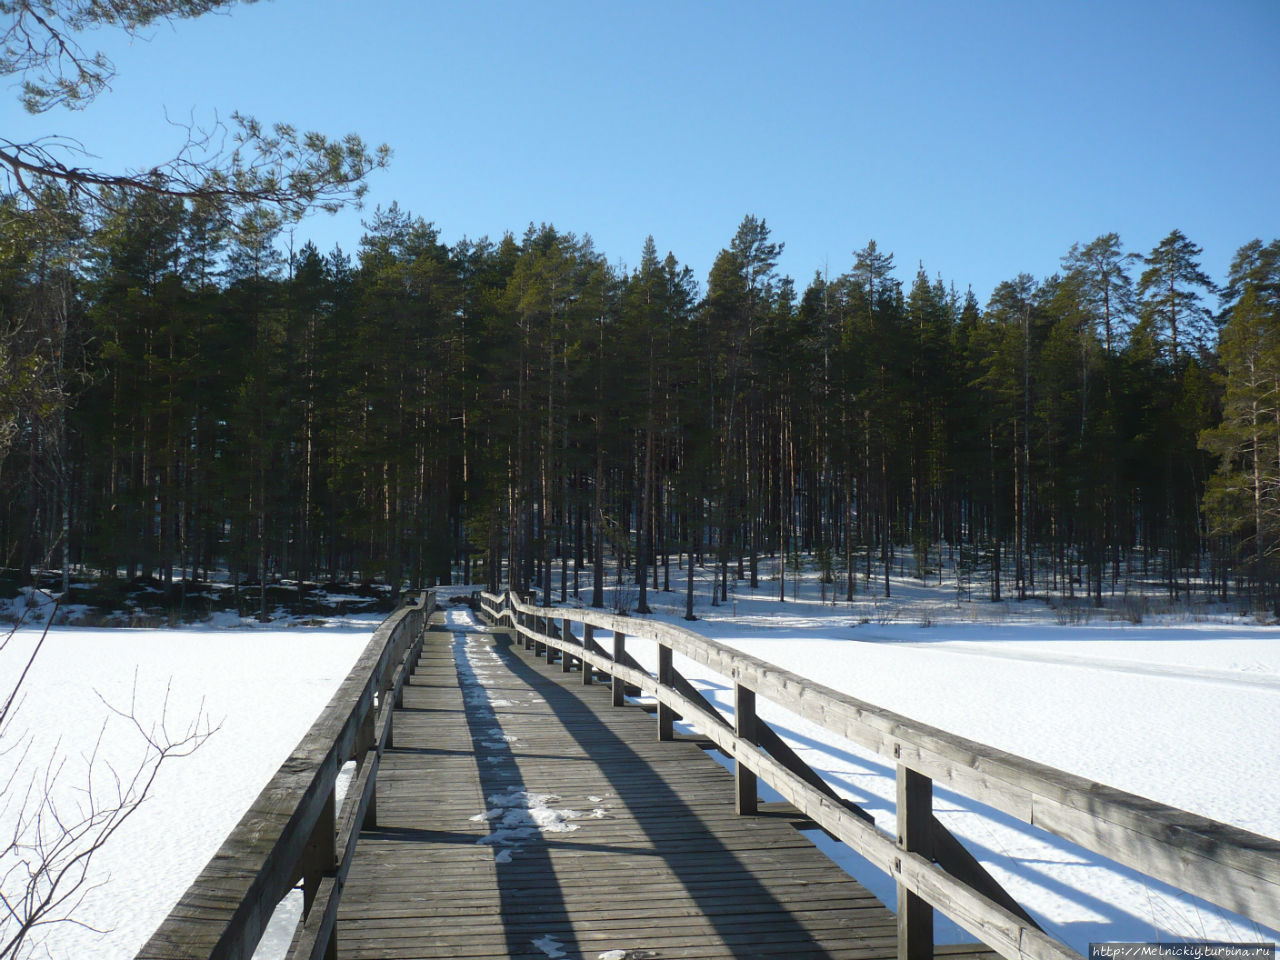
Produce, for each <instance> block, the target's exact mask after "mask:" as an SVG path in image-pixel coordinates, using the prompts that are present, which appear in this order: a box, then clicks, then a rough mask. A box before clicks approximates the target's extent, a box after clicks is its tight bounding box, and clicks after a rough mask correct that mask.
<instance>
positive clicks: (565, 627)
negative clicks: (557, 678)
mask: <svg viewBox="0 0 1280 960" xmlns="http://www.w3.org/2000/svg"><path fill="white" fill-rule="evenodd" d="M572 636H573V632H572V631H571V630H570V629H569V618H568V617H562V618H561V620H560V640H561V642H564V641H567V640H568V639H569V638H570V637H572ZM572 670H573V657H571V656H569V651H568V650H567V649H561V651H560V672H561V673H570V672H572Z"/></svg>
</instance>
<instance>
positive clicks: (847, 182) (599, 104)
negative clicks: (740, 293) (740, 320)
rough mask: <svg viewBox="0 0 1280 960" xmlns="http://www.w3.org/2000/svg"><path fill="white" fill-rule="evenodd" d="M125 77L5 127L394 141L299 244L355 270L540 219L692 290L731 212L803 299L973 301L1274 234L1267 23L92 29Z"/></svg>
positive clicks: (640, 8) (1220, 16) (544, 10)
mask: <svg viewBox="0 0 1280 960" xmlns="http://www.w3.org/2000/svg"><path fill="white" fill-rule="evenodd" d="M85 45H86V46H89V47H92V48H97V47H101V48H103V49H105V50H106V51H107V52H108V53H109V55H110V56H111V57H112V58H113V59H114V60H115V62H116V65H117V68H118V70H119V76H118V78H117V80H116V82H115V84H114V87H113V90H112V91H111V92H110V93H108V94H106V95H104V96H103V97H102V98H101V99H100V100H99V101H98V102H97V103H95V104H93V105H92V106H91V107H90V108H89V109H88V110H86V111H83V112H82V113H79V114H70V113H67V112H66V111H58V112H53V113H50V114H46V115H44V116H42V117H37V118H26V117H25V116H23V115H22V111H21V109H20V107H19V106H18V105H17V102H16V99H14V98H10V99H8V100H7V101H6V102H5V103H4V104H3V106H2V107H0V110H4V111H6V112H5V113H4V114H3V117H4V119H5V123H4V130H5V131H6V132H5V134H4V135H6V136H8V137H9V138H10V139H21V138H29V137H32V136H36V135H39V134H43V133H60V134H65V135H70V136H73V137H76V138H78V139H80V140H81V141H82V142H83V143H84V144H85V146H86V148H88V149H89V150H90V151H91V152H92V153H94V154H96V155H97V156H98V157H99V158H100V159H99V160H98V161H97V162H98V163H99V164H100V165H103V166H108V167H123V166H133V167H138V166H144V165H146V164H147V163H149V162H150V163H154V162H158V161H160V160H163V159H165V158H166V157H167V156H169V155H170V154H171V153H172V151H173V150H174V149H175V148H176V146H177V145H178V144H179V143H180V142H181V135H180V133H179V132H178V131H177V130H175V129H174V128H172V127H170V126H168V125H167V124H166V122H165V116H166V112H167V114H168V116H170V117H172V118H175V119H186V118H188V117H191V116H194V117H195V118H196V119H197V120H200V121H202V122H208V121H209V120H211V119H212V118H213V117H214V116H215V114H216V115H221V116H226V115H228V114H230V113H231V112H232V111H233V110H240V111H242V112H245V113H249V114H252V115H254V116H256V117H258V118H259V119H260V120H263V121H267V122H271V121H277V120H285V121H289V122H291V123H294V124H296V125H297V126H299V127H302V128H308V129H319V130H323V131H324V132H326V133H329V134H334V135H337V134H342V133H345V132H348V131H355V132H358V133H360V134H361V135H362V136H363V137H364V138H365V139H366V140H368V141H370V142H372V143H381V142H386V143H388V144H390V145H391V147H392V148H393V150H394V152H395V155H394V158H393V161H392V166H391V168H390V169H388V170H386V171H384V172H382V173H379V174H377V175H376V176H375V177H374V179H373V180H372V181H371V184H370V191H369V195H368V199H367V209H366V211H365V212H364V213H363V214H361V213H358V212H351V213H344V214H340V215H338V216H336V217H326V216H323V215H318V216H313V217H311V218H310V219H308V220H306V221H304V222H303V223H302V224H301V225H300V226H299V227H297V228H296V231H295V237H294V241H295V243H297V244H300V243H301V242H302V241H303V240H305V239H312V240H314V241H315V242H316V243H317V245H318V246H320V247H321V249H323V250H328V249H331V248H332V247H333V246H334V244H341V245H342V247H343V248H344V249H346V250H348V251H352V252H353V251H354V250H355V249H356V247H357V243H358V240H359V236H360V234H361V232H362V230H361V226H360V220H361V217H362V216H367V215H368V213H369V212H370V211H371V210H372V207H373V206H374V205H375V204H382V205H387V204H390V203H391V202H392V201H398V202H399V203H400V205H401V207H403V208H406V209H408V210H409V211H411V212H412V213H414V214H416V215H420V216H422V217H423V218H425V219H427V220H431V221H434V222H435V223H436V225H437V226H438V228H439V229H440V231H441V235H442V238H443V239H444V240H445V242H448V243H452V242H454V241H456V240H458V239H460V238H461V237H463V236H464V235H465V236H470V237H473V238H475V237H479V236H483V235H489V236H491V237H494V238H497V237H499V236H501V234H502V233H503V232H504V231H506V230H511V231H513V232H515V233H516V234H519V233H521V232H522V231H523V229H524V227H525V226H526V225H527V224H528V223H529V222H531V221H532V222H543V221H546V222H552V223H554V224H555V225H556V226H557V227H559V228H560V229H562V230H571V231H574V232H576V233H590V234H591V235H592V236H593V237H594V239H595V241H596V245H597V247H598V249H600V250H602V251H603V252H604V253H605V254H606V255H607V256H608V257H609V258H610V259H611V260H613V261H615V262H619V261H620V262H625V263H627V264H634V263H636V261H637V260H638V259H639V253H640V249H641V246H642V244H643V242H644V238H645V236H646V235H648V234H653V236H654V238H655V240H656V241H657V244H658V247H659V249H660V250H661V251H663V252H665V251H667V250H671V251H673V252H674V253H675V254H676V256H677V257H678V258H679V259H680V260H682V261H683V262H685V263H688V264H689V265H690V266H692V267H693V268H694V269H695V271H696V272H697V274H698V276H699V278H700V279H703V280H705V276H706V272H707V270H708V269H709V268H710V265H711V262H712V260H713V259H714V257H715V255H716V252H717V251H718V250H719V249H721V248H722V247H724V246H726V245H727V244H728V242H729V240H730V238H731V237H732V236H733V233H734V230H735V229H736V227H737V225H738V223H739V222H740V221H741V219H742V217H743V215H744V214H747V213H752V214H755V215H757V216H760V217H764V218H766V219H767V221H768V224H769V226H770V227H771V228H772V230H773V237H774V239H775V240H781V241H783V242H785V244H786V250H785V253H784V256H783V260H782V262H781V268H782V269H783V270H784V271H785V272H787V273H789V274H791V275H792V276H793V277H795V278H796V280H797V283H798V284H799V285H800V286H801V287H803V285H804V284H805V283H807V281H808V279H809V278H810V277H811V276H812V275H813V273H814V271H815V270H823V269H826V270H829V271H830V272H831V273H832V274H833V275H834V274H837V273H840V272H843V271H845V270H847V269H848V268H849V266H850V264H851V262H852V251H853V250H855V249H857V248H860V247H862V246H864V245H865V244H866V242H867V240H868V239H871V238H874V239H875V240H876V242H877V244H878V245H879V246H880V247H881V249H887V250H891V251H892V252H893V253H894V254H895V256H896V260H897V264H898V275H899V277H900V278H901V279H903V280H904V282H908V283H909V282H910V280H911V278H912V277H913V276H914V273H915V269H916V266H917V263H918V262H920V261H923V263H924V266H925V268H926V269H927V270H928V271H929V273H930V274H931V275H937V274H940V275H941V276H942V277H943V279H944V280H946V281H947V282H954V283H955V284H956V285H957V286H958V287H959V288H960V289H962V290H963V289H964V288H965V287H966V286H969V285H972V286H973V288H974V291H975V293H977V295H978V296H979V299H980V300H982V301H983V302H985V301H986V299H987V297H988V295H989V294H990V292H991V289H992V287H994V285H995V284H997V283H998V282H1000V281H1001V280H1004V279H1008V278H1011V277H1013V276H1015V275H1016V274H1018V273H1019V272H1024V271H1025V272H1028V273H1031V274H1034V275H1035V276H1037V277H1043V276H1045V275H1047V274H1049V273H1051V272H1052V271H1054V270H1055V269H1057V268H1058V265H1059V260H1060V258H1061V256H1062V255H1063V254H1065V253H1066V251H1067V249H1068V248H1069V247H1070V245H1071V244H1072V243H1073V242H1076V241H1079V242H1082V243H1083V242H1088V241H1089V240H1092V239H1093V238H1094V237H1096V236H1098V235H1099V234H1102V233H1106V232H1109V231H1116V232H1117V233H1119V234H1120V236H1121V238H1122V240H1123V241H1124V243H1125V245H1126V248H1127V249H1130V250H1136V251H1138V252H1144V253H1145V252H1146V251H1148V250H1150V248H1151V247H1152V246H1154V245H1155V244H1156V243H1157V242H1158V241H1159V240H1160V239H1161V238H1162V237H1164V236H1165V235H1166V234H1167V233H1168V232H1169V231H1170V230H1171V229H1174V228H1175V227H1176V228H1178V229H1181V230H1182V231H1183V232H1184V233H1186V234H1187V235H1188V236H1189V237H1190V238H1191V239H1192V240H1193V241H1194V242H1196V243H1198V244H1200V245H1201V246H1203V247H1204V258H1203V261H1204V266H1205V268H1206V269H1207V270H1208V271H1209V272H1210V274H1211V275H1212V276H1214V278H1215V279H1221V278H1222V277H1223V275H1224V273H1225V270H1226V267H1227V264H1228V263H1229V261H1230V258H1231V256H1232V254H1233V253H1234V252H1235V250H1236V248H1237V247H1239V246H1240V245H1241V244H1242V243H1244V242H1246V241H1248V240H1250V239H1253V238H1254V237H1260V238H1261V239H1263V240H1264V241H1267V240H1271V239H1273V238H1275V237H1276V236H1280V181H1278V179H1277V174H1278V173H1280V53H1277V50H1280V4H1278V3H1275V2H1273V0H1255V2H1247V0H1235V2H1232V0H1226V2H1214V3H1209V2H1205V3H1196V4H1192V3H1179V2H1158V3H1157V2H1151V3H1148V2H1130V3H1125V2H1107V3H1104V2H1097V3H1086V2H1079V3H1027V2H1025V0H1023V2H1018V3H995V2H990V3H984V2H965V3H956V2H950V3H884V2H880V3H875V4H871V3H855V2H844V3H841V2H831V3H826V2H809V3H805V2H798V3H787V4H782V3H755V2H735V3H730V2H710V0H708V2H689V3H674V2H662V0H650V2H644V3H620V2H601V0H597V2H573V3H569V2H543V3H528V2H526V3H512V2H470V3H461V2H456V3H444V2H424V0H416V2H415V0H377V2H367V0H366V2H358V0H264V2H261V3H257V4H254V5H249V6H238V7H235V8H233V9H232V11H231V12H230V13H229V14H226V15H221V16H212V17H205V18H202V19H201V20H198V21H190V22H181V23H178V24H176V25H173V26H161V27H158V28H156V29H154V30H153V31H151V35H150V37H149V39H148V40H146V41H145V42H134V43H132V44H127V43H121V42H119V41H118V39H117V38H115V37H113V36H111V35H109V34H106V33H102V34H96V35H91V36H89V37H88V38H87V40H86V41H85Z"/></svg>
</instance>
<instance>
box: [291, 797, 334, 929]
mask: <svg viewBox="0 0 1280 960" xmlns="http://www.w3.org/2000/svg"><path fill="white" fill-rule="evenodd" d="M334 800H335V796H334V791H333V790H330V791H329V796H328V798H327V799H326V800H325V802H324V808H323V809H322V810H321V811H320V818H319V819H318V820H317V821H316V826H315V829H314V830H312V831H311V838H310V839H309V840H308V841H307V846H306V849H305V850H303V852H302V859H301V861H300V862H299V864H298V872H299V873H301V874H302V915H303V916H304V917H305V916H306V915H307V914H309V913H310V912H311V905H312V904H313V903H315V899H316V892H317V891H318V890H319V888H320V881H321V880H322V879H323V878H324V875H325V874H327V873H332V872H333V870H334V867H336V866H337V864H338V845H337V834H336V832H335V817H334V813H335V810H336V805H335V803H334Z"/></svg>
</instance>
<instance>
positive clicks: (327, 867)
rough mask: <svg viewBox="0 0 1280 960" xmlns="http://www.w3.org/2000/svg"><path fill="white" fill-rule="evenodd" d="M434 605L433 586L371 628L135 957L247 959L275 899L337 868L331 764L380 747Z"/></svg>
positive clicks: (311, 888)
mask: <svg viewBox="0 0 1280 960" xmlns="http://www.w3.org/2000/svg"><path fill="white" fill-rule="evenodd" d="M434 607H435V591H434V590H430V591H425V592H423V593H421V594H420V595H419V596H418V598H417V603H416V604H410V603H406V604H405V605H404V606H401V607H400V608H399V609H397V610H396V611H395V612H393V613H392V614H391V615H390V616H388V617H387V618H386V619H385V620H384V621H383V622H382V623H381V624H380V625H379V626H378V628H377V629H376V630H375V631H374V633H373V636H372V637H371V638H370V640H369V642H368V643H367V644H366V645H365V648H364V650H363V652H362V653H361V654H360V657H359V658H358V659H357V660H356V662H355V665H354V666H353V667H352V668H351V671H350V673H348V675H347V677H346V679H345V680H343V681H342V683H341V684H340V685H339V687H338V689H337V691H336V692H335V693H334V694H333V696H332V697H331V698H330V699H329V703H328V704H327V705H326V706H325V708H324V709H323V710H322V711H321V712H320V715H319V716H318V717H317V718H316V720H315V722H314V723H313V724H312V725H311V728H310V729H309V730H308V731H307V732H306V734H305V735H304V736H303V737H302V739H301V740H300V741H299V742H298V745H297V746H296V747H294V749H293V751H292V752H291V753H290V754H289V756H288V758H287V759H286V760H285V761H284V763H282V764H281V765H280V768H279V770H277V771H276V773H275V775H274V776H273V777H272V778H271V780H270V782H268V783H267V785H266V786H265V787H264V788H263V789H262V792H261V793H259V794H258V797H257V799H256V800H254V802H253V803H252V804H251V805H250V807H249V809H248V810H247V811H246V812H245V814H244V816H243V817H241V819H240V822H239V823H237V824H236V826H235V827H234V828H233V829H232V831H231V832H230V833H229V834H228V835H227V838H226V839H225V840H224V841H223V842H222V845H221V846H220V847H219V849H218V852H217V853H216V854H215V855H214V857H213V859H212V860H210V861H209V863H208V864H207V865H206V866H205V868H204V869H203V870H202V871H201V872H200V875H199V876H198V877H197V878H196V879H195V881H194V882H192V884H191V886H190V887H188V888H187V891H186V893H184V894H183V896H182V898H181V899H180V900H179V901H178V903H177V905H176V906H175V907H174V908H173V910H172V911H170V913H169V915H168V916H167V917H166V918H165V920H164V921H163V922H162V923H161V924H160V926H159V927H158V928H157V929H156V931H155V933H153V934H152V935H151V938H150V939H149V940H148V941H147V943H146V945H144V946H143V948H142V949H141V950H140V951H139V952H138V954H137V960H179V958H181V960H223V958H225V960H248V958H250V957H252V955H253V951H254V948H255V947H256V946H257V944H258V941H259V940H260V939H261V937H262V932H263V930H264V929H265V928H266V925H267V922H268V921H269V920H270V919H271V914H272V911H273V910H274V909H275V906H276V904H278V903H279V902H280V900H281V899H283V897H284V895H285V894H286V893H287V892H288V891H289V890H290V889H291V888H292V887H293V886H294V885H295V884H296V883H297V881H298V880H299V879H302V880H303V881H304V886H305V894H304V895H305V897H306V900H307V906H308V907H310V906H311V904H312V902H313V901H314V899H315V897H316V893H317V889H318V887H319V886H320V884H321V883H322V882H323V881H324V880H326V879H331V877H332V874H333V872H334V870H335V868H336V866H337V856H336V850H335V829H334V812H335V799H334V788H335V784H336V781H337V777H338V771H339V770H340V769H341V768H342V766H343V764H344V763H346V762H347V761H348V760H352V759H356V760H360V761H362V762H361V766H362V767H364V768H367V767H369V766H371V765H367V764H365V763H364V762H363V760H364V757H365V755H366V754H367V753H369V752H371V751H374V750H377V751H380V750H381V746H380V743H381V740H382V739H385V734H384V737H383V738H379V736H378V735H377V734H376V732H375V729H374V720H375V717H377V715H378V714H385V715H386V717H387V718H388V721H389V717H390V712H391V711H390V707H391V704H389V703H387V699H388V692H389V691H390V690H391V689H392V687H393V685H394V684H397V683H402V682H403V677H404V674H405V670H406V669H407V667H408V664H407V663H404V662H403V661H405V660H406V654H407V653H408V652H409V651H410V649H411V648H412V647H413V645H414V644H415V641H417V640H420V639H421V635H422V631H423V629H424V627H425V625H426V619H427V617H428V616H429V615H430V613H431V611H432V610H433V609H434ZM398 668H399V669H398ZM386 730H387V731H388V732H389V723H388V725H387V727H386ZM353 787H354V784H353ZM349 796H350V794H349ZM357 799H359V798H358V797H357ZM349 805H351V804H350V803H349V804H348V806H349ZM322 949H323V945H322Z"/></svg>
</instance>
